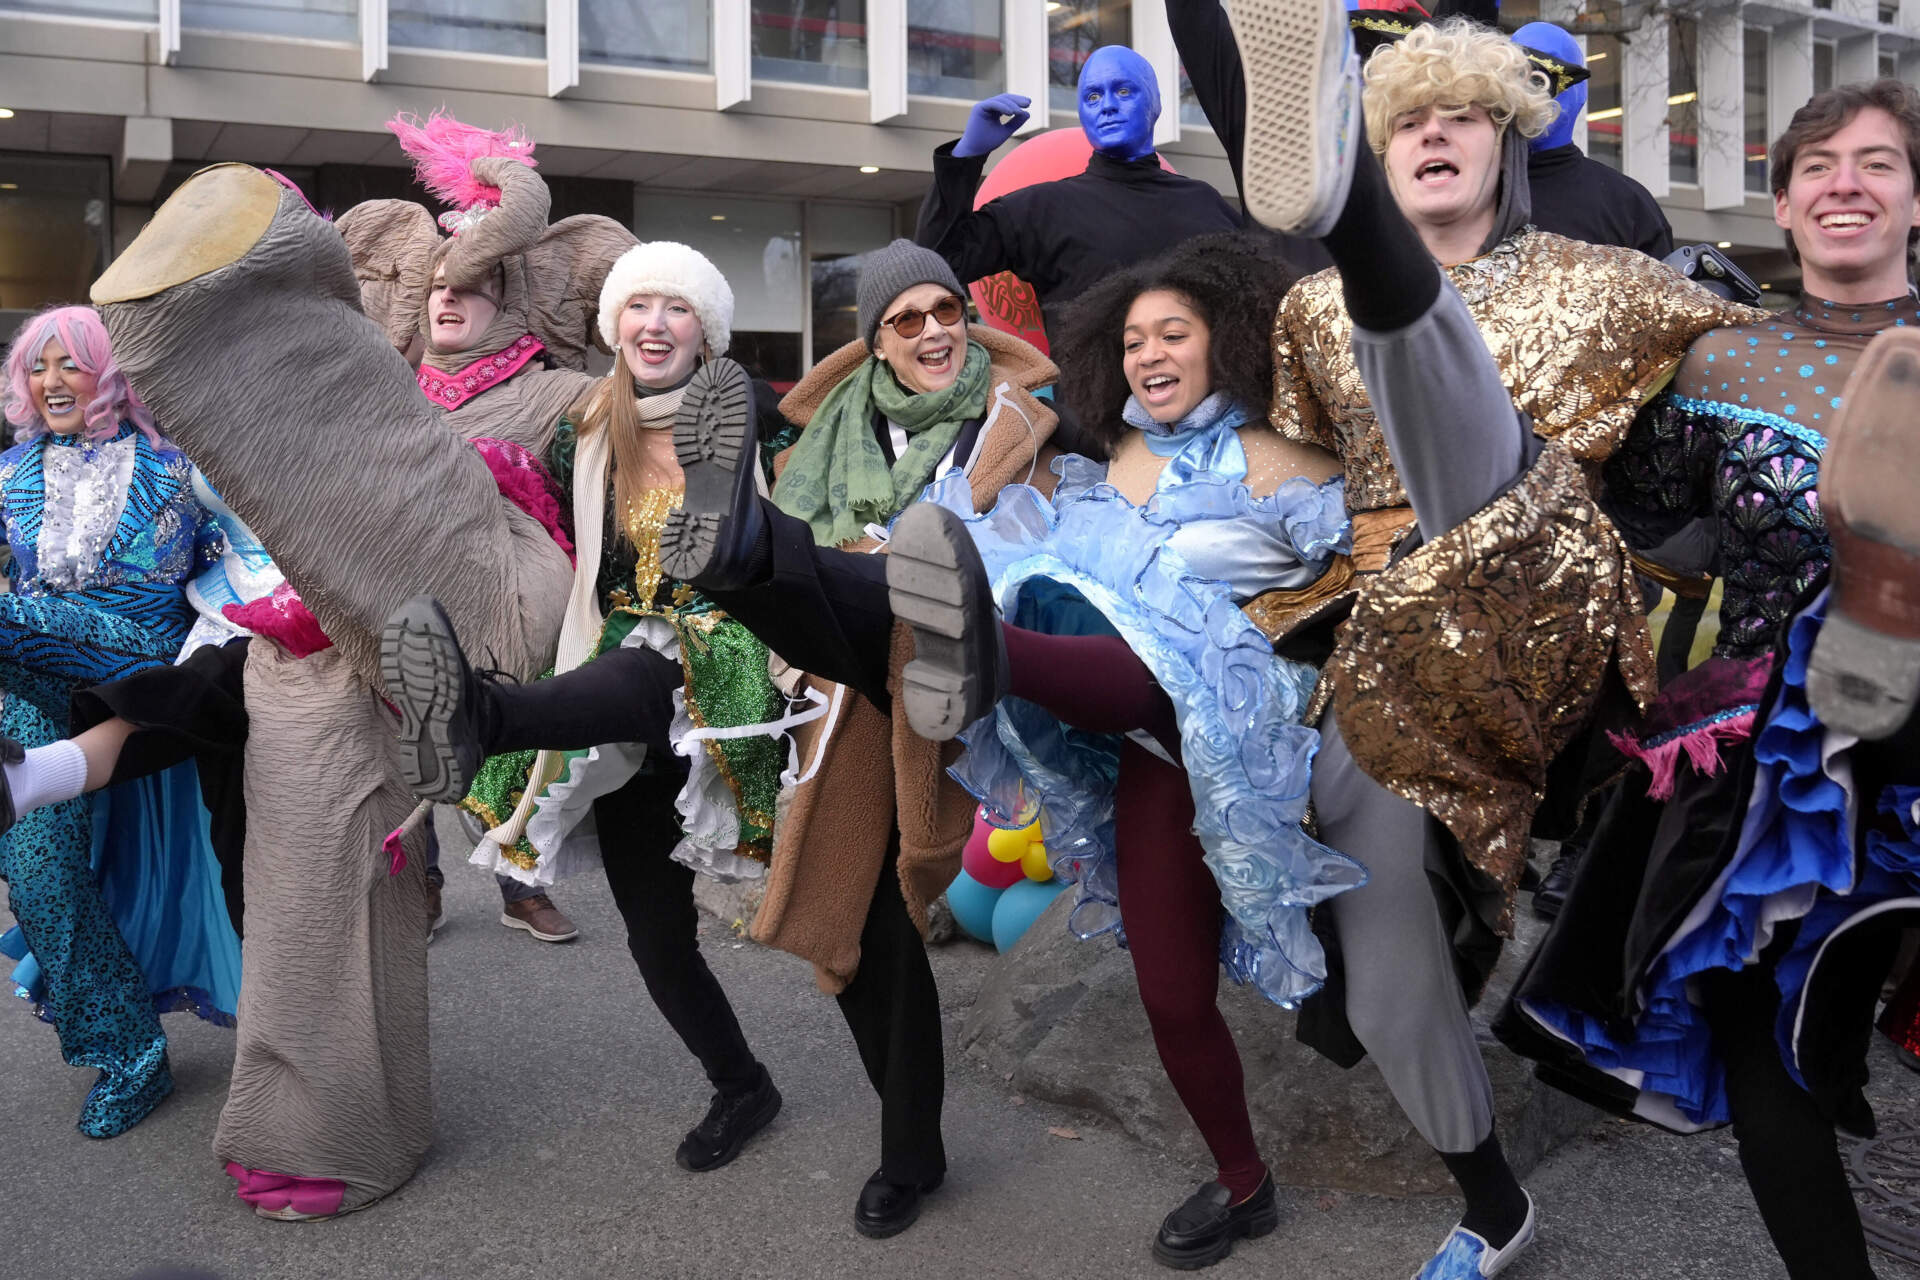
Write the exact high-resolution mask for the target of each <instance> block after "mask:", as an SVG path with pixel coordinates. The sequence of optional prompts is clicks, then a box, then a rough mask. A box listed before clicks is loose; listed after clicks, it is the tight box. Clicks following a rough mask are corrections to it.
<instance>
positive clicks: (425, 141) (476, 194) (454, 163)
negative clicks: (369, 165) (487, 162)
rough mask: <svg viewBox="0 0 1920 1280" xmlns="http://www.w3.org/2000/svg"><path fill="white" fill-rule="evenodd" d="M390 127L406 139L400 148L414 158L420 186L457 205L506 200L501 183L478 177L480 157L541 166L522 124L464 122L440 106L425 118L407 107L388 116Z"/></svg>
mask: <svg viewBox="0 0 1920 1280" xmlns="http://www.w3.org/2000/svg"><path fill="white" fill-rule="evenodd" d="M387 128H388V129H389V130H391V131H392V133H393V136H394V137H396V138H398V139H400V149H401V150H402V151H404V152H406V153H407V154H408V155H410V156H412V157H413V176H414V177H415V178H417V179H419V181H420V185H421V186H423V187H425V188H426V189H427V190H428V191H430V192H432V193H433V194H434V196H436V197H437V198H438V199H439V200H440V202H441V203H442V204H449V205H452V206H453V207H454V208H456V209H471V208H473V206H474V205H476V204H488V205H496V204H499V203H500V188H498V187H490V186H487V185H486V184H485V183H483V182H481V181H479V180H478V179H476V178H475V177H474V176H473V171H472V169H471V167H470V166H471V165H472V164H473V162H474V161H475V160H478V159H481V158H482V157H484V156H503V157H505V158H506V159H509V160H518V161H520V162H521V163H522V164H524V165H526V166H527V167H528V168H533V167H535V161H534V158H533V139H531V138H529V137H527V135H526V131H525V130H523V129H521V128H520V127H519V126H518V125H515V126H513V127H511V128H508V129H506V130H503V131H500V132H495V131H494V130H491V129H480V128H476V127H475V126H473V125H470V124H461V123H460V122H459V121H458V120H455V119H454V118H453V117H452V116H450V115H447V114H445V113H444V112H440V111H435V112H434V113H433V114H432V115H430V116H428V117H427V118H426V119H425V120H422V119H420V117H418V116H415V115H410V114H408V113H407V112H404V111H402V112H401V113H400V114H399V115H397V116H395V117H394V118H393V119H391V120H389V121H387Z"/></svg>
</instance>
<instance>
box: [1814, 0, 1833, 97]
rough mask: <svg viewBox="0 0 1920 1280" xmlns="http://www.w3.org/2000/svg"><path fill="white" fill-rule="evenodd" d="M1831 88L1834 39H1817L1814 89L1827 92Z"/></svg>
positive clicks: (1815, 43)
mask: <svg viewBox="0 0 1920 1280" xmlns="http://www.w3.org/2000/svg"><path fill="white" fill-rule="evenodd" d="M1814 7H1815V8H1818V7H1819V6H1818V5H1816V6H1814ZM1831 88H1833V41H1831V40H1815V41H1814V42H1813V91H1814V92H1815V93H1825V92H1826V91H1827V90H1829V89H1831Z"/></svg>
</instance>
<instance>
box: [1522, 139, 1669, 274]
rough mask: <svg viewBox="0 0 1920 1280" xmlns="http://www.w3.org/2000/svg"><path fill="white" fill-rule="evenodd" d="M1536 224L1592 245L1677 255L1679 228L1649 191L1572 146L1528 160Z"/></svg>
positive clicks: (1540, 153)
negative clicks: (1676, 231)
mask: <svg viewBox="0 0 1920 1280" xmlns="http://www.w3.org/2000/svg"><path fill="white" fill-rule="evenodd" d="M1527 185H1528V186H1529V187H1531V188H1532V189H1533V225H1534V226H1536V227H1538V228H1539V229H1540V230H1542V231H1551V232H1553V233H1554V234H1555V235H1561V236H1565V237H1567V239H1569V240H1584V241H1586V242H1587V243H1588V244H1617V245H1621V246H1623V247H1625V248H1628V249H1638V250H1639V251H1640V252H1642V253H1644V254H1647V255H1649V256H1651V257H1655V258H1663V259H1664V258H1665V257H1666V256H1667V255H1668V254H1670V253H1672V252H1673V228H1672V227H1670V226H1668V225H1667V215H1666V214H1665V213H1663V212H1661V210H1660V205H1659V202H1658V201H1656V200H1655V199H1654V198H1653V196H1652V195H1651V194H1650V193H1649V192H1648V191H1647V189H1646V188H1645V187H1643V186H1641V185H1640V184H1639V183H1637V182H1635V181H1634V180H1633V179H1632V178H1629V177H1628V176H1627V175H1626V174H1624V173H1621V172H1619V171H1618V170H1617V169H1613V168H1610V167H1609V166H1607V165H1604V164H1602V163H1600V162H1599V161H1598V160H1595V159H1594V158H1593V157H1592V156H1589V155H1586V154H1585V153H1583V152H1582V151H1581V150H1580V148H1579V147H1576V146H1574V145H1573V144H1572V143H1571V142H1569V143H1567V145H1565V146H1564V147H1552V148H1549V149H1548V150H1545V151H1536V152H1534V153H1533V154H1532V155H1531V156H1529V157H1528V158H1527Z"/></svg>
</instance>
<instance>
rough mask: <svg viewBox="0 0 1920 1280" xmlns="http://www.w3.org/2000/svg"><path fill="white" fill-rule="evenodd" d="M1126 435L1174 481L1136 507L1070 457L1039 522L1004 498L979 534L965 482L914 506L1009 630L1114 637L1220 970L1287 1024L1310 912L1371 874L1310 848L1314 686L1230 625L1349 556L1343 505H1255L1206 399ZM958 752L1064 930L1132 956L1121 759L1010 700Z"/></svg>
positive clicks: (1276, 496) (1232, 422) (1313, 970)
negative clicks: (1169, 708) (955, 538)
mask: <svg viewBox="0 0 1920 1280" xmlns="http://www.w3.org/2000/svg"><path fill="white" fill-rule="evenodd" d="M1126 416H1127V420H1128V421H1129V423H1131V424H1133V425H1135V426H1137V427H1139V428H1140V429H1142V430H1143V431H1145V432H1146V433H1147V443H1148V444H1149V445H1150V447H1152V448H1153V450H1154V452H1155V453H1157V454H1159V455H1160V456H1162V457H1164V458H1166V459H1167V460H1168V461H1167V465H1166V467H1165V469H1164V471H1163V472H1162V474H1161V476H1160V479H1159V482H1158V484H1157V486H1156V492H1155V493H1154V495H1153V496H1152V497H1151V498H1150V499H1149V500H1148V501H1147V502H1146V503H1145V504H1144V505H1141V506H1135V505H1134V504H1133V503H1131V502H1129V501H1128V500H1127V499H1126V498H1125V497H1123V496H1121V494H1120V493H1119V492H1118V491H1117V490H1115V489H1114V488H1113V487H1112V486H1110V485H1108V484H1106V483H1105V474H1106V472H1105V468H1104V467H1103V466H1102V465H1100V464H1098V463H1095V462H1092V461H1090V460H1088V459H1086V458H1083V457H1079V456H1077V455H1069V456H1067V457H1064V458H1061V459H1059V460H1058V461H1057V462H1056V463H1055V464H1054V469H1055V471H1056V472H1057V473H1058V474H1059V476H1060V482H1059V484H1058V486H1057V487H1056V488H1055V490H1054V496H1053V498H1052V499H1051V500H1049V499H1048V498H1047V497H1045V496H1044V495H1042V494H1041V493H1040V492H1039V490H1037V489H1034V488H1032V487H1031V486H1027V485H1014V486H1009V487H1008V488H1005V489H1003V490H1001V492H1000V496H999V499H998V501H997V502H996V504H995V505H994V508H993V510H992V511H990V512H988V513H986V514H985V515H975V514H974V513H973V502H972V496H971V493H970V491H969V490H968V486H967V484H966V481H965V479H964V478H963V477H960V476H958V475H949V476H947V477H944V478H943V479H941V480H939V481H936V482H935V483H934V484H933V485H932V486H930V487H929V489H928V491H927V494H926V499H927V500H930V501H934V502H938V503H940V504H941V505H943V506H945V507H947V508H948V509H949V510H952V511H954V512H955V513H957V514H959V515H960V516H961V517H962V518H964V519H965V520H966V521H967V523H968V526H969V528H970V529H971V530H972V533H973V536H974V540H975V543H976V545H977V546H978V547H979V549H980V554H981V557H982V559H983V560H984V561H985V564H986V569H987V574H988V576H989V578H990V579H991V581H992V583H993V589H994V595H995V598H996V600H997V601H998V603H999V605H1000V608H1001V611H1002V614H1003V615H1004V617H1005V618H1006V620H1007V621H1008V622H1010V623H1012V624H1013V625H1015V626H1020V627H1025V628H1028V629H1030V630H1034V631H1041V632H1047V633H1051V634H1055V635H1115V634H1117V635H1119V636H1120V637H1121V638H1122V639H1124V640H1125V641H1126V642H1127V644H1128V645H1129V646H1130V647H1131V648H1132V649H1133V651H1134V653H1135V654H1136V655H1138V656H1139V658H1140V659H1141V661H1142V662H1143V663H1145V665H1146V666H1147V668H1148V670H1150V671H1151V672H1152V674H1153V676H1154V678H1155V680H1157V681H1158V682H1159V684H1160V686H1161V688H1162V689H1164V690H1165V691H1166V693H1167V695H1168V697H1169V698H1170V699H1171V701H1172V703H1173V707H1174V712H1175V718H1176V723H1177V724H1178V727H1179V731H1180V750H1181V756H1182V762H1183V764H1184V767H1185V768H1186V770H1187V776H1188V778H1189V780H1190V781H1191V783H1192V787H1193V800H1194V814H1195V818H1194V831H1195V834H1196V835H1197V837H1198V838H1199V841H1200V844H1201V846H1202V848H1203V849H1204V850H1205V858H1206V863H1207V866H1208V868H1209V869H1210V870H1211V871H1212V872H1213V876H1214V879H1215V880H1216V881H1217V882H1218V883H1219V886H1220V897H1221V901H1222V902H1223V903H1224V905H1225V906H1226V909H1227V915H1228V921H1227V925H1226V927H1225V929H1224V930H1223V931H1222V937H1221V954H1220V959H1221V963H1222V964H1224V965H1225V966H1226V969H1227V972H1228V974H1229V976H1231V977H1232V978H1233V979H1234V980H1235V981H1236V982H1241V983H1252V984H1253V985H1254V986H1256V987H1257V988H1259V990H1260V991H1261V992H1262V994H1264V995H1265V996H1266V997H1267V998H1268V999H1270V1000H1272V1001H1273V1002H1274V1003H1276V1004H1280V1005H1283V1006H1287V1007H1291V1006H1293V1005H1294V1004H1297V1003H1298V1002H1299V1001H1301V1000H1303V999H1305V998H1306V997H1307V996H1309V995H1312V994H1313V993H1314V992H1315V991H1317V990H1318V989H1319V988H1320V986H1321V984H1322V983H1323V982H1324V981H1325V980H1326V959H1325V956H1324V954H1323V952H1322V950H1321V947H1320V943H1319V941H1318V939H1317V938H1315V936H1314V934H1313V930H1312V928H1311V926H1310V923H1309V921H1308V917H1307V912H1308V909H1309V908H1311V907H1312V906H1313V905H1314V904H1315V903H1318V902H1324V901H1325V900H1326V899H1328V898H1330V897H1332V896H1333V895H1335V894H1337V893H1341V892H1344V891H1345V890H1348V889H1352V888H1357V887H1358V886H1360V885H1361V884H1364V883H1365V882H1366V872H1365V870H1364V869H1363V868H1362V867H1361V866H1360V864H1359V863H1357V862H1355V861H1354V860H1353V859H1351V858H1349V857H1346V856H1345V855H1343V854H1340V853H1337V852H1335V851H1334V850H1332V849H1329V848H1327V847H1326V846H1325V845H1322V844H1321V843H1319V842H1318V841H1317V840H1314V839H1313V838H1312V837H1311V836H1309V835H1308V834H1307V833H1306V831H1305V830H1304V829H1303V828H1302V826H1301V822H1302V820H1303V819H1304V818H1305V816H1306V810H1307V781H1308V778H1309V776H1310V772H1311V768H1312V761H1313V756H1314V753H1315V751H1317V750H1318V749H1319V744H1320V736H1319V734H1318V733H1316V732H1315V731H1314V730H1313V729H1311V728H1309V727H1307V726H1306V725H1305V724H1303V723H1302V717H1303V714H1304V712H1305V710H1306V705H1307V700H1308V697H1309V696H1310V694H1311V693H1312V691H1313V686H1314V682H1315V680H1316V679H1317V675H1318V673H1317V671H1316V670H1315V669H1314V668H1313V667H1310V666H1307V665H1304V664H1302V663H1298V662H1290V661H1288V660H1286V659H1283V658H1280V657H1277V656H1276V655H1275V654H1274V652H1273V646H1272V644H1271V643H1270V642H1269V641H1268V640H1267V638H1266V637H1265V636H1264V635H1263V634H1261V632H1260V631H1259V629H1258V628H1256V627H1255V626H1254V625H1253V623H1252V622H1250V621H1249V620H1248V619H1247V616H1246V614H1245V613H1244V612H1242V610H1241V607H1240V606H1241V604H1242V603H1244V602H1245V601H1246V600H1248V599H1251V598H1252V597H1253V596H1255V595H1257V594H1259V593H1260V592H1263V591H1267V590H1273V589H1277V588H1298V587H1301V586H1304V585H1307V584H1308V583H1311V582H1312V581H1314V580H1315V579H1316V578H1318V577H1319V576H1320V575H1321V574H1322V573H1323V572H1325V570H1326V568H1327V566H1328V565H1329V563H1330V562H1331V560H1332V558H1333V556H1334V555H1335V554H1337V553H1340V552H1344V551H1346V550H1348V549H1349V548H1350V546H1351V532H1350V528H1349V525H1348V521H1347V515H1346V509H1345V505H1344V503H1343V486H1342V483H1341V482H1340V481H1339V480H1337V479H1336V480H1333V481H1330V482H1328V483H1326V484H1314V483H1313V482H1311V481H1308V480H1305V479H1294V480H1289V481H1287V482H1286V483H1285V484H1283V485H1281V486H1280V488H1279V489H1278V491H1276V492H1275V493H1273V494H1271V495H1269V496H1267V497H1263V498H1255V497H1254V496H1253V495H1252V493H1251V492H1250V491H1249V490H1248V488H1247V486H1246V483H1245V481H1246V477H1247V455H1246V451H1245V449H1244V448H1243V447H1242V446H1241V443H1240V439H1239V436H1238V434H1237V432H1236V428H1238V427H1239V426H1241V425H1243V424H1244V423H1246V422H1247V421H1249V415H1248V414H1247V413H1246V412H1245V410H1244V409H1242V408H1241V407H1240V406H1237V405H1234V404H1231V403H1230V402H1228V401H1226V400H1225V399H1224V397H1222V396H1220V395H1217V394H1216V395H1215V396H1212V397H1209V398H1208V399H1207V400H1206V401H1204V402H1203V403H1202V404H1201V405H1200V406H1198V407H1197V408H1196V409H1195V410H1194V412H1193V413H1192V414H1191V415H1189V416H1188V417H1187V418H1186V419H1183V420H1182V421H1181V422H1180V423H1177V424H1174V426H1173V427H1172V428H1168V427H1164V426H1161V425H1160V424H1156V423H1154V422H1152V420H1151V419H1150V418H1148V416H1147V415H1146V414H1145V412H1144V411H1142V410H1141V409H1140V408H1139V406H1138V405H1137V404H1136V403H1134V402H1133V401H1131V400H1130V401H1129V402H1128V405H1127V414H1126ZM960 736H961V740H962V742H963V744H964V745H965V747H966V750H965V752H964V753H963V754H962V756H961V757H960V759H959V761H958V762H957V763H956V764H955V765H954V767H953V769H952V770H951V772H952V774H953V776H954V778H955V779H956V780H958V781H959V782H960V784H961V785H962V786H964V787H965V788H966V789H967V790H968V791H969V792H970V793H971V794H973V795H974V796H976V797H978V798H979V799H980V801H981V802H982V804H983V805H984V806H985V807H986V809H987V812H988V816H989V819H990V820H991V821H993V822H995V823H996V824H999V825H1004V826H1009V827H1022V826H1025V825H1027V824H1028V823H1030V822H1032V821H1034V820H1035V818H1036V817H1037V818H1038V819H1039V821H1040V824H1041V831H1042V833H1043V835H1044V836H1045V839H1046V845H1047V849H1048V853H1049V856H1050V858H1051V861H1052V864H1053V869H1054V872H1055V874H1057V875H1059V876H1060V877H1062V878H1063V879H1065V880H1067V881H1069V882H1072V883H1074V884H1076V885H1077V887H1078V898H1077V901H1076V903H1075V906H1074V908H1073V912H1072V914H1071V916H1070V917H1069V927H1070V928H1071V929H1072V930H1073V931H1074V933H1076V934H1077V935H1078V936H1080V937H1082V938H1093V937H1097V936H1099V935H1101V934H1109V933H1110V934H1113V935H1114V936H1115V937H1116V939H1118V940H1119V941H1120V942H1121V944H1122V945H1125V934H1124V930H1123V927H1122V921H1121V919H1120V910H1119V905H1118V904H1119V893H1118V880H1117V876H1116V866H1115V849H1114V795H1113V792H1114V782H1115V778H1116V776H1117V772H1118V759H1119V745H1120V739H1119V737H1118V736H1117V735H1114V734H1105V733H1092V732H1087V731H1084V730H1080V729H1076V728H1073V727H1072V726H1069V725H1065V724H1062V723H1061V722H1060V721H1059V720H1057V719H1055V718H1054V716H1053V715H1052V714H1051V713H1049V712H1047V711H1046V710H1045V709H1044V708H1041V707H1039V706H1037V705H1036V704H1034V703H1031V702H1027V701H1025V700H1023V699H1019V698H1007V699H1004V700H1002V701H1001V703H1000V705H999V706H998V707H997V708H996V709H995V711H994V713H993V714H992V715H991V716H988V717H985V718H983V719H981V720H980V721H978V722H976V723H975V724H973V725H970V726H969V727H968V728H967V730H966V731H965V732H964V733H962V734H961V735H960ZM1142 745H1144V746H1147V747H1148V749H1149V750H1154V751H1156V752H1158V751H1159V750H1160V748H1159V747H1158V744H1155V743H1152V742H1150V741H1149V740H1144V739H1143V740H1142Z"/></svg>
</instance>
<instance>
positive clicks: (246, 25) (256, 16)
mask: <svg viewBox="0 0 1920 1280" xmlns="http://www.w3.org/2000/svg"><path fill="white" fill-rule="evenodd" d="M180 25H181V26H183V27H188V28H191V29H193V30H196V31H247V32H254V33H257V34H260V35H267V36H294V37H298V38H300V39H303V40H341V41H348V42H355V43H357V42H358V41H359V39H360V11H359V6H358V4H356V3H355V0H182V3H181V5H180Z"/></svg>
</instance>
